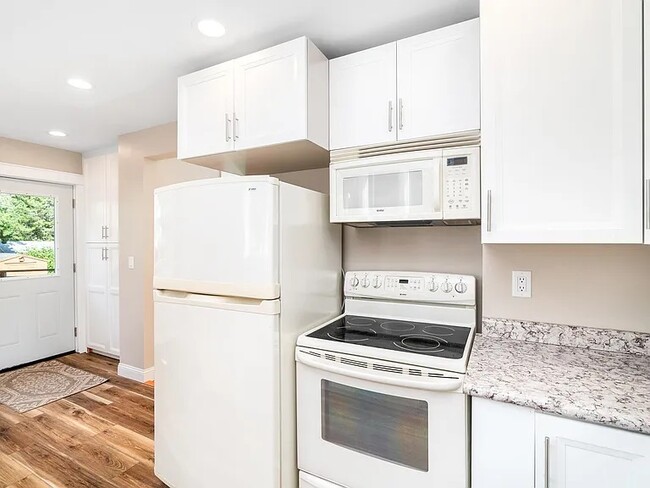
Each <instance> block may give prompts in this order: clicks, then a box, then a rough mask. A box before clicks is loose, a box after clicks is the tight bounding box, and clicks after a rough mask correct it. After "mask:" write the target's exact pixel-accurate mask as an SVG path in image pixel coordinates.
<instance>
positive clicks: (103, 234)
mask: <svg viewBox="0 0 650 488" xmlns="http://www.w3.org/2000/svg"><path fill="white" fill-rule="evenodd" d="M105 229H106V226H105V225H102V239H106V233H105V232H104V231H105Z"/></svg>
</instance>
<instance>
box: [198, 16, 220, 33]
mask: <svg viewBox="0 0 650 488" xmlns="http://www.w3.org/2000/svg"><path fill="white" fill-rule="evenodd" d="M196 26H197V28H198V29H199V32H200V33H201V34H203V35H204V36H207V37H221V36H223V35H224V34H225V33H226V28H225V27H224V26H223V25H222V24H221V23H220V22H217V21H216V20H214V19H203V20H199V22H198V23H197V25H196Z"/></svg>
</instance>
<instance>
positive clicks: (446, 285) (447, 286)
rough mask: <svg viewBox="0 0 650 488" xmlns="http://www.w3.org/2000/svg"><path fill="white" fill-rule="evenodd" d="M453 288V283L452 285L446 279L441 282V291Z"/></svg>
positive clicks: (448, 290) (447, 291) (448, 291)
mask: <svg viewBox="0 0 650 488" xmlns="http://www.w3.org/2000/svg"><path fill="white" fill-rule="evenodd" d="M453 289H454V285H452V284H451V283H449V282H448V281H445V282H444V283H443V284H442V291H444V292H445V293H451V290H453Z"/></svg>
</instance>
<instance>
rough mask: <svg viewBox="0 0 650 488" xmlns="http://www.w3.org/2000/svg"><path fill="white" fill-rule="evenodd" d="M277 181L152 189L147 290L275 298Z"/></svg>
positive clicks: (220, 181)
mask: <svg viewBox="0 0 650 488" xmlns="http://www.w3.org/2000/svg"><path fill="white" fill-rule="evenodd" d="M278 193H279V186H278V180H277V179H275V178H269V177H257V178H255V177H252V178H249V177H244V178H232V179H228V178H218V179H208V180H199V181H193V182H189V183H182V184H178V185H172V186H167V187H164V188H159V189H157V190H156V192H155V195H154V222H155V230H154V232H155V238H154V288H158V289H167V290H181V291H189V292H193V293H203V294H207V295H227V296H241V297H250V298H260V299H273V298H278V297H279V296H280V284H279V272H278V260H279V244H278V243H279V238H278Z"/></svg>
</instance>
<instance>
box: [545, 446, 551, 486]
mask: <svg viewBox="0 0 650 488" xmlns="http://www.w3.org/2000/svg"><path fill="white" fill-rule="evenodd" d="M550 447H551V439H549V438H548V437H544V488H549V486H550V472H549V469H548V468H549V450H550Z"/></svg>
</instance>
